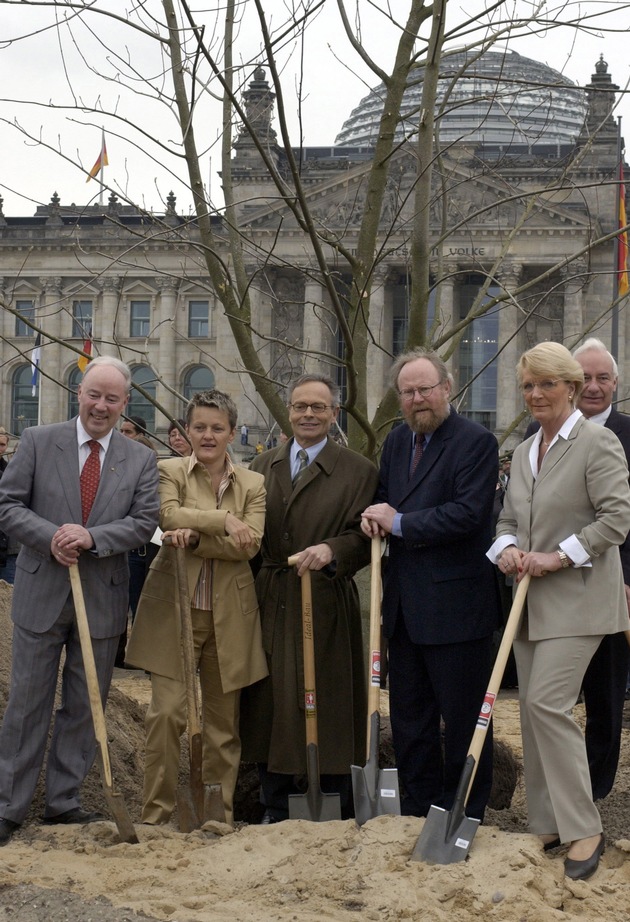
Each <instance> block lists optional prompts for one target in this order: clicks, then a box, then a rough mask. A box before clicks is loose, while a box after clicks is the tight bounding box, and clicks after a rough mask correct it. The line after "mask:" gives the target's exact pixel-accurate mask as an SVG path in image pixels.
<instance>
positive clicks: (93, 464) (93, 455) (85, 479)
mask: <svg viewBox="0 0 630 922" xmlns="http://www.w3.org/2000/svg"><path fill="white" fill-rule="evenodd" d="M88 445H89V446H90V454H89V455H88V458H87V461H86V462H85V464H84V465H83V470H82V471H81V511H82V512H83V524H84V525H85V523H86V522H87V520H88V519H89V517H90V512H91V510H92V504H93V503H94V497H95V496H96V491H97V490H98V482H99V480H100V479H101V461H100V457H99V452H100V450H101V446H100V445H99V443H98V442H96V441H95V440H94V439H90V441H89V442H88Z"/></svg>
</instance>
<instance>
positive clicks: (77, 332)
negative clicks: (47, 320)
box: [72, 301, 92, 340]
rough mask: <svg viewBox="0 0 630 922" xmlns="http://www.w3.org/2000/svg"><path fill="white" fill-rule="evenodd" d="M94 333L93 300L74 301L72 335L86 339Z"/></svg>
mask: <svg viewBox="0 0 630 922" xmlns="http://www.w3.org/2000/svg"><path fill="white" fill-rule="evenodd" d="M91 334H92V302H91V301H73V302H72V336H73V338H74V339H82V340H86V339H89V337H90V336H91Z"/></svg>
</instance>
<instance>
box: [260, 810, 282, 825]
mask: <svg viewBox="0 0 630 922" xmlns="http://www.w3.org/2000/svg"><path fill="white" fill-rule="evenodd" d="M279 822H280V820H279V819H278V817H277V816H274V815H273V813H269V812H268V811H267V810H265V812H264V813H263V818H262V819H261V821H260V825H261V826H271V825H272V824H273V823H279Z"/></svg>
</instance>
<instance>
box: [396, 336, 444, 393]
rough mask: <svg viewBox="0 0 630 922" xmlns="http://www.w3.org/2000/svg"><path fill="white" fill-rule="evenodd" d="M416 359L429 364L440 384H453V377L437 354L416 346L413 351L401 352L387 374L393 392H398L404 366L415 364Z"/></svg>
mask: <svg viewBox="0 0 630 922" xmlns="http://www.w3.org/2000/svg"><path fill="white" fill-rule="evenodd" d="M416 359H426V360H427V362H431V364H432V365H433V367H434V368H435V370H436V371H437V373H438V375H439V376H440V381H439V383H440V384H444V382H445V381H448V382H449V384H451V385H452V384H453V376H452V374H451V373H450V371H449V370H448V368H447V367H446V363H445V362H444V361H443V360H442V359H441V358H440V356H439V355H438V354H437V352H434V351H433V350H432V349H425V348H424V346H416V348H415V349H410V350H409V352H402V353H401V354H400V355H399V356H397V357H396V360H395V361H394V364H393V365H392V367H391V369H390V372H389V380H390V383H391V386H392V387H393V388H394V390H398V378H399V375H400V372H401V371H402V370H403V368H404V367H405V365H408V364H409V362H415V361H416Z"/></svg>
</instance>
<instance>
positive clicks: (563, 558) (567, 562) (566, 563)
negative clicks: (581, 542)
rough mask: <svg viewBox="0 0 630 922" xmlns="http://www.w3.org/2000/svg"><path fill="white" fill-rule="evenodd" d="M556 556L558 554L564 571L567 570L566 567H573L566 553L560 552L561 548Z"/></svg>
mask: <svg viewBox="0 0 630 922" xmlns="http://www.w3.org/2000/svg"><path fill="white" fill-rule="evenodd" d="M556 554H557V555H558V557H559V558H560V563H561V564H562V568H563V569H565V568H566V567H570V566H571V561H570V560H569V558H568V557H567V555H566V554H565V553H564V551H562V550H560V548H558V550H557V551H556Z"/></svg>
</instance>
